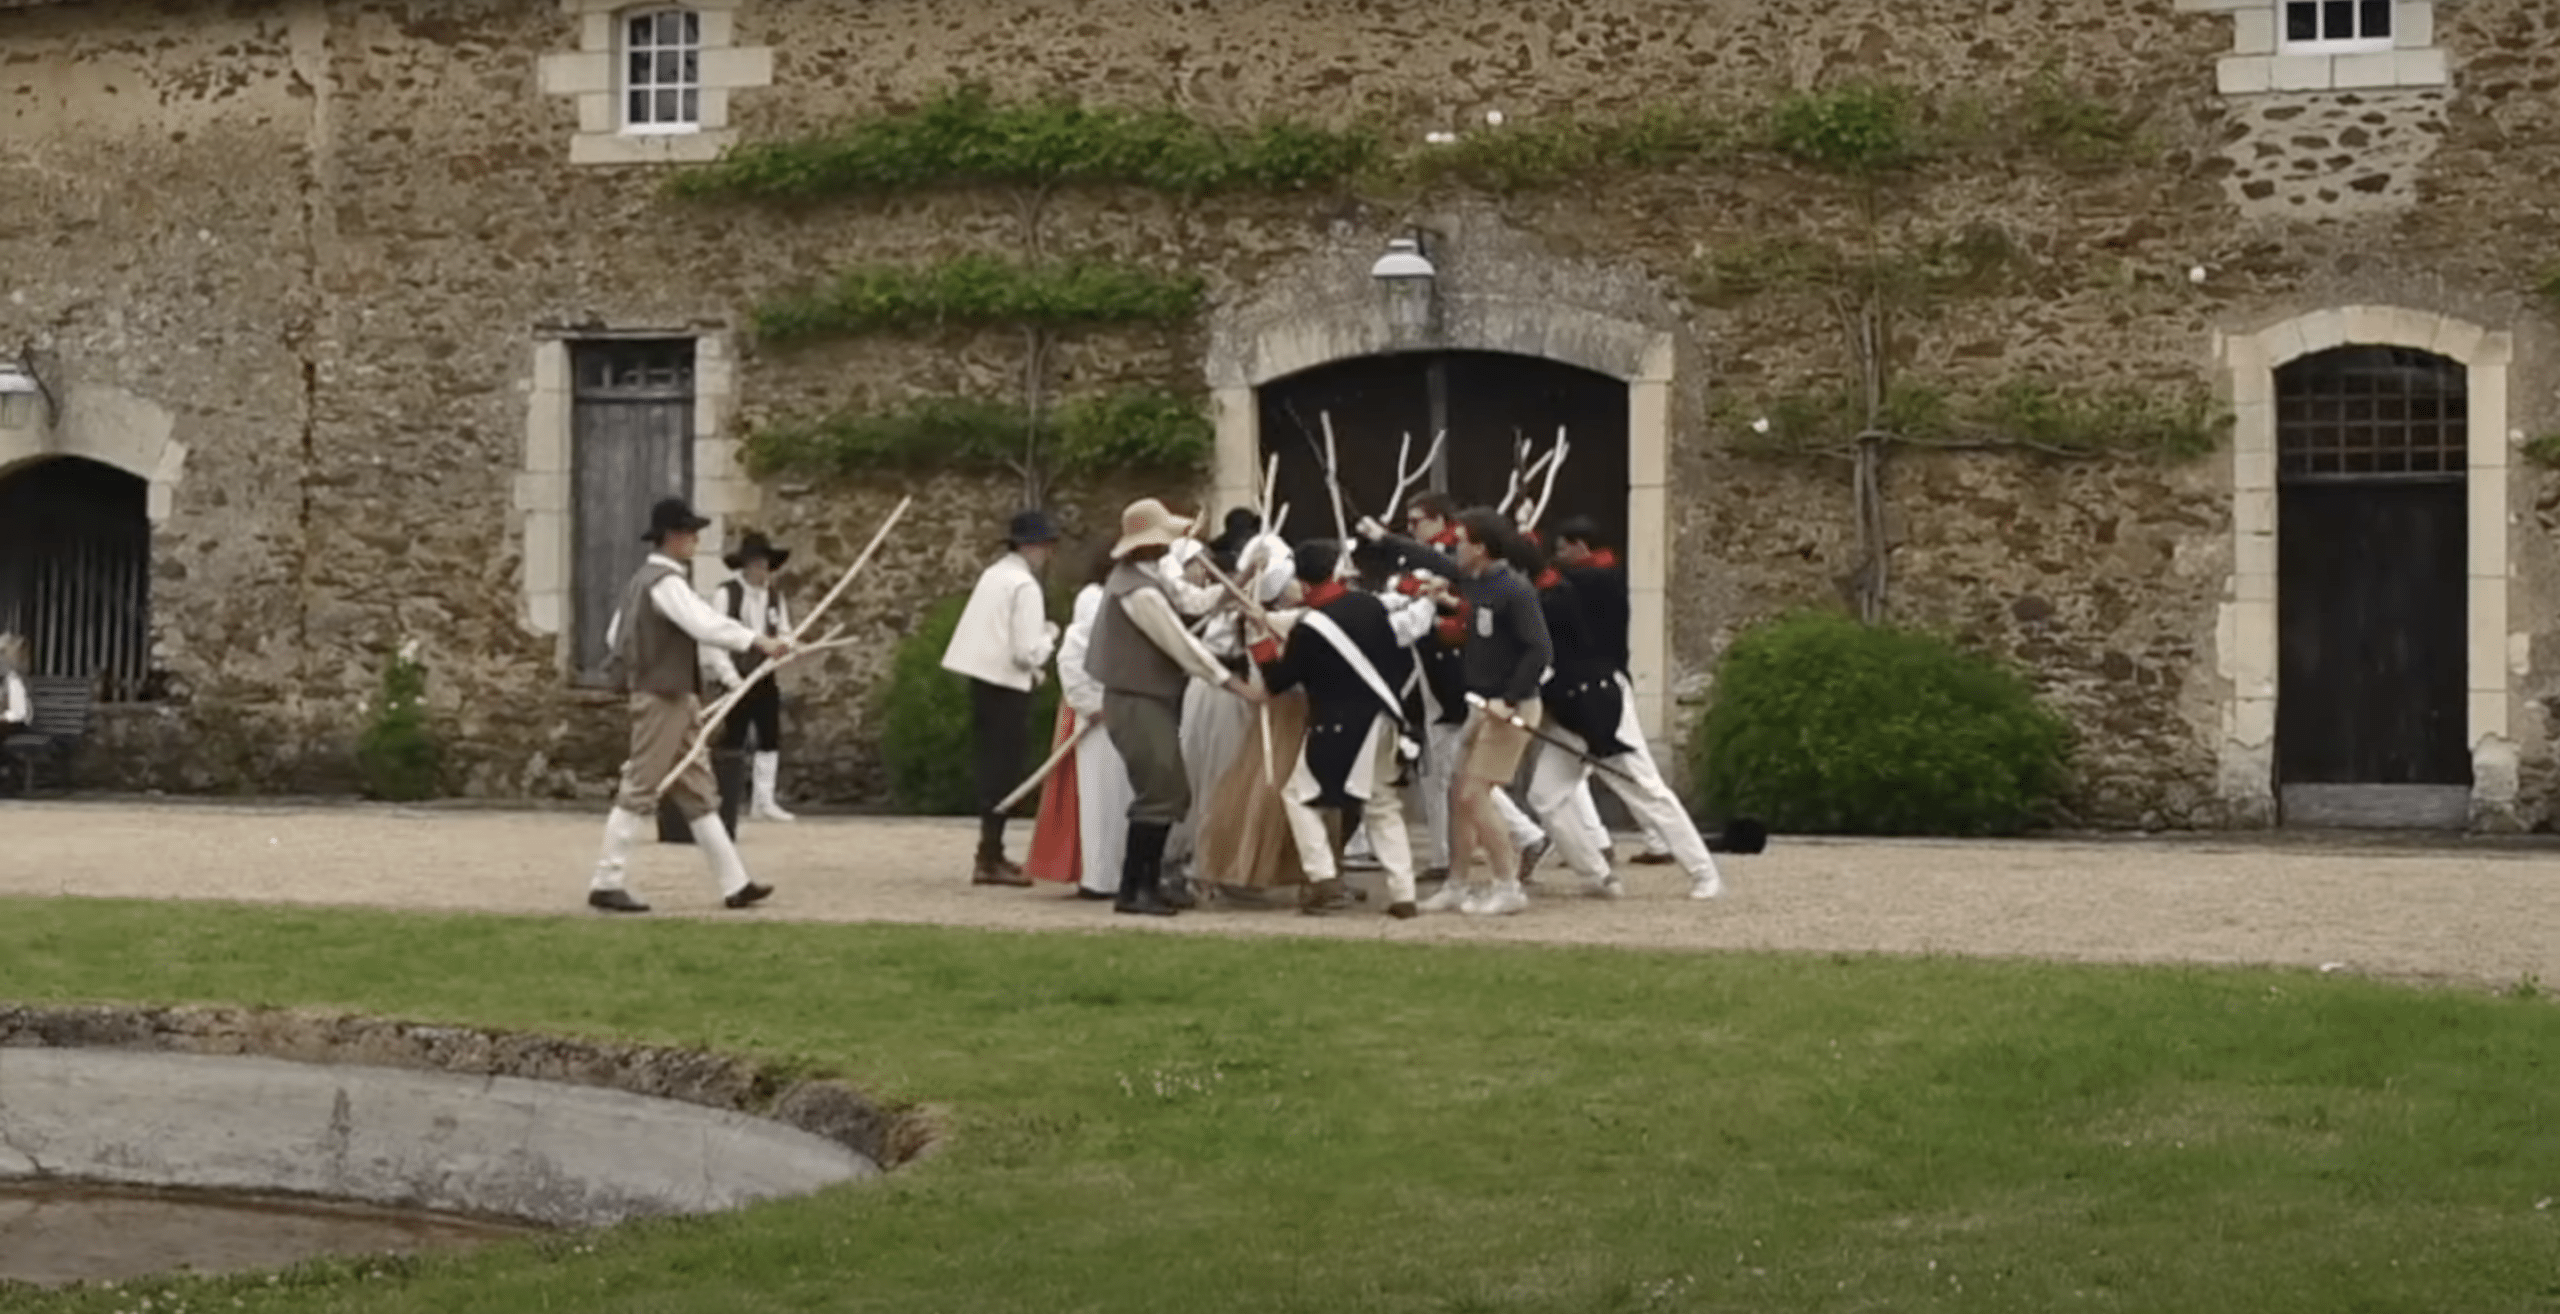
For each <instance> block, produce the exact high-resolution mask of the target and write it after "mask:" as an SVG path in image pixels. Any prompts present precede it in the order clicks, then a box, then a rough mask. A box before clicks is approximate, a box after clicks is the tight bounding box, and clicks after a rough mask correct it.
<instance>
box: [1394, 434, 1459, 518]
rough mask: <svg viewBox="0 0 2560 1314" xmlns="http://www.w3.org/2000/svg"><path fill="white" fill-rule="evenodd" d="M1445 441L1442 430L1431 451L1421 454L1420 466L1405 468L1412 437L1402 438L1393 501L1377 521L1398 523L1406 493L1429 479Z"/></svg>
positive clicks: (1447, 438) (1397, 456)
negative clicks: (1405, 459) (1402, 442)
mask: <svg viewBox="0 0 2560 1314" xmlns="http://www.w3.org/2000/svg"><path fill="white" fill-rule="evenodd" d="M1447 441H1449V431H1448V430H1446V429H1443V430H1441V431H1440V432H1439V433H1438V434H1437V435H1435V436H1434V437H1433V438H1432V439H1431V450H1429V451H1427V452H1424V453H1423V454H1422V464H1420V465H1415V466H1407V465H1406V464H1405V461H1404V458H1405V456H1406V455H1407V454H1408V453H1410V452H1411V451H1412V450H1413V435H1412V434H1409V433H1408V434H1406V435H1405V436H1404V444H1403V445H1402V446H1400V447H1398V448H1397V449H1396V494H1395V499H1394V500H1393V501H1392V502H1390V503H1388V505H1387V513H1386V514H1385V515H1383V516H1380V517H1378V519H1379V520H1381V521H1383V522H1384V523H1387V524H1390V525H1392V524H1396V523H1398V521H1397V517H1398V516H1400V515H1402V514H1403V513H1404V499H1405V494H1406V491H1407V490H1409V489H1411V488H1412V487H1413V486H1415V485H1416V484H1420V483H1423V482H1425V481H1427V480H1429V479H1430V478H1431V466H1432V463H1433V462H1435V461H1438V460H1439V459H1440V446H1441V444H1443V443H1445V442H1447Z"/></svg>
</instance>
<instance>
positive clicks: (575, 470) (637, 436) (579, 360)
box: [569, 339, 693, 683]
mask: <svg viewBox="0 0 2560 1314" xmlns="http://www.w3.org/2000/svg"><path fill="white" fill-rule="evenodd" d="M570 365H571V368H572V369H573V370H574V371H575V374H574V377H575V379H576V381H577V391H576V395H575V398H574V400H573V402H572V408H573V416H574V418H573V421H572V423H571V426H570V457H569V463H570V468H571V479H572V480H573V482H574V485H575V486H574V488H573V490H572V491H573V494H574V497H575V502H574V503H573V506H574V512H573V515H572V517H571V519H572V525H571V532H572V533H573V534H574V535H575V536H576V541H577V555H576V557H575V559H574V560H575V567H574V568H575V570H576V576H575V588H576V615H577V636H576V640H575V652H574V654H573V660H574V661H575V663H576V672H577V677H578V679H579V681H580V682H582V683H594V682H598V681H601V680H602V679H603V667H604V658H605V642H604V636H605V629H606V627H607V626H608V625H609V624H610V623H611V622H612V619H613V610H614V608H615V607H616V606H618V605H620V603H621V601H622V588H623V586H624V585H625V584H627V583H629V582H630V580H631V575H632V572H634V571H636V570H638V569H639V568H640V563H641V561H642V560H644V559H646V558H647V556H648V554H649V545H648V544H646V543H643V542H642V541H641V540H640V535H641V532H642V531H643V530H646V529H647V528H648V527H649V507H650V506H651V505H652V504H653V503H655V502H656V501H657V500H658V499H660V498H662V497H691V496H692V495H693V343H692V341H691V340H689V339H687V340H677V341H628V342H621V341H616V342H582V343H579V344H577V345H576V346H575V347H573V348H572V349H571V359H570Z"/></svg>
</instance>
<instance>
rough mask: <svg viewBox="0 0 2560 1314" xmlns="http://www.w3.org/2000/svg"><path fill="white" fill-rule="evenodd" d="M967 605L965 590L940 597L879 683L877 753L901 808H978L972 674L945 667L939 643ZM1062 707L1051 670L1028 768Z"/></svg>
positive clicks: (1037, 707)
mask: <svg viewBox="0 0 2560 1314" xmlns="http://www.w3.org/2000/svg"><path fill="white" fill-rule="evenodd" d="M968 605H969V595H968V594H966V593H959V594H954V595H952V596H951V597H948V598H944V599H943V600H942V601H940V602H937V603H935V604H934V605H933V607H932V609H931V610H929V611H927V612H926V613H925V614H924V619H923V620H921V621H919V622H918V623H917V625H916V627H915V629H913V630H911V631H909V632H908V634H907V637H906V638H905V639H903V640H900V641H899V643H898V650H897V653H896V655H895V656H894V657H893V658H891V660H890V665H889V682H888V683H887V684H886V685H883V686H882V688H881V695H880V697H881V718H880V758H881V761H882V762H883V763H884V764H885V765H886V766H887V768H888V772H889V796H890V798H892V799H894V800H895V801H896V802H897V805H898V809H899V810H900V811H902V812H909V813H914V814H917V815H920V816H940V817H966V816H974V815H976V814H977V811H978V785H977V776H976V768H975V766H974V765H973V764H974V763H975V762H976V761H977V752H976V750H975V748H974V747H973V741H972V739H971V736H970V730H969V682H968V681H967V680H965V679H962V678H961V677H959V676H957V675H953V674H952V673H951V672H949V671H946V670H944V669H942V650H943V649H945V648H948V647H950V646H951V632H952V631H953V630H955V629H958V628H959V627H960V613H961V611H962V610H963V609H964V608H966V607H967V606H968ZM1057 715H1058V682H1057V680H1056V679H1055V678H1054V676H1053V677H1052V678H1050V679H1048V680H1044V681H1042V682H1041V684H1040V687H1039V688H1037V689H1034V690H1032V691H1031V728H1030V731H1029V734H1028V736H1027V737H1026V739H1025V741H1024V742H1025V746H1026V751H1025V752H1024V754H1023V763H1022V774H1023V775H1026V776H1027V775H1029V774H1031V772H1032V769H1033V768H1035V767H1037V766H1039V765H1040V763H1041V762H1042V761H1043V760H1044V759H1046V758H1047V757H1048V756H1049V738H1050V732H1051V731H1052V730H1053V729H1054V728H1055V727H1056V723H1057ZM1038 799H1039V795H1038V794H1037V793H1034V794H1033V795H1032V796H1031V797H1030V798H1029V799H1025V800H1024V801H1023V803H1022V805H1021V807H1018V808H1016V809H1015V811H1017V812H1019V811H1021V810H1022V809H1023V808H1029V807H1033V806H1036V805H1037V802H1038Z"/></svg>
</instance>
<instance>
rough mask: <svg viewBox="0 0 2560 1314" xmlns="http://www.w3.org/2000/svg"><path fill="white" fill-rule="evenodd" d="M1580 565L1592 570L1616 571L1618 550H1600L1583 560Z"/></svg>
mask: <svg viewBox="0 0 2560 1314" xmlns="http://www.w3.org/2000/svg"><path fill="white" fill-rule="evenodd" d="M1582 564H1584V565H1586V566H1589V567H1590V568H1592V569H1593V570H1616V569H1617V568H1618V550H1617V549H1616V548H1601V549H1599V550H1597V551H1595V552H1593V553H1592V554H1591V555H1590V556H1588V557H1586V558H1584V559H1583V562H1582Z"/></svg>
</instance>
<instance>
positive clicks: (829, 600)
mask: <svg viewBox="0 0 2560 1314" xmlns="http://www.w3.org/2000/svg"><path fill="white" fill-rule="evenodd" d="M914 504H915V498H914V497H913V496H908V497H902V498H899V499H898V507H897V509H896V510H894V511H891V512H890V513H889V518H888V519H887V520H884V521H882V522H881V523H880V532H879V533H876V534H873V535H872V536H871V544H870V546H868V547H865V548H864V549H862V555H861V556H859V557H856V558H854V561H853V564H852V565H850V566H847V567H845V571H844V575H843V576H842V577H841V578H839V579H837V580H836V586H835V587H834V588H831V589H829V590H827V596H825V597H823V598H820V599H818V605H817V606H815V607H812V608H810V609H809V614H808V615H806V616H803V617H801V618H800V623H799V624H798V625H796V626H794V627H792V630H791V642H792V644H793V645H794V646H795V647H796V646H797V645H798V644H799V642H800V636H801V635H803V634H806V633H808V632H809V627H810V626H812V625H815V624H817V623H818V617H820V616H822V615H824V614H826V610H827V608H828V607H831V606H833V605H835V600H836V599H837V598H840V597H842V596H844V591H845V589H846V588H847V587H849V586H851V585H852V583H853V580H854V577H855V576H856V575H859V574H861V573H862V568H863V567H865V566H867V565H870V564H871V554H872V553H874V552H877V551H879V550H880V544H881V543H883V542H885V541H886V540H887V539H888V537H889V531H890V530H892V529H895V528H896V527H897V524H898V521H899V519H900V518H901V517H903V516H905V515H906V514H907V508H908V507H910V506H913V505H914ZM790 657H791V653H790V650H789V649H785V650H784V651H783V652H782V653H781V654H780V655H778V656H776V657H775V658H773V659H772V660H771V661H768V662H766V663H765V664H763V665H762V666H759V667H757V668H755V669H754V670H753V671H750V672H748V673H747V678H746V679H744V680H741V681H739V683H738V687H737V688H735V689H733V690H730V691H729V695H728V697H726V698H724V699H723V700H722V701H723V702H725V703H727V704H728V706H730V707H735V706H737V705H738V700H740V699H742V698H745V697H746V696H747V691H748V690H749V689H752V688H754V687H755V683H756V681H758V680H761V679H765V678H767V677H769V676H771V675H772V674H773V673H774V672H775V671H777V670H780V669H781V668H782V664H783V663H784V662H786V661H788V660H790ZM724 715H725V713H724ZM719 732H720V723H719V722H717V721H713V722H709V723H707V724H705V725H704V726H703V727H702V730H701V732H700V733H698V734H696V735H695V736H694V737H693V747H691V748H688V749H686V750H685V754H684V756H683V757H681V758H678V759H676V765H675V769H674V770H672V771H669V772H668V773H667V775H666V778H665V779H663V780H661V781H659V782H658V787H657V788H656V789H653V790H651V791H649V795H650V797H651V798H653V799H654V798H662V797H664V796H665V795H666V792H667V790H668V789H670V788H671V787H673V786H674V785H675V783H676V778H677V777H679V776H681V775H683V774H684V773H685V772H686V771H688V770H690V769H692V767H693V764H694V763H696V762H698V761H700V760H702V755H703V754H704V753H705V752H707V751H709V750H710V748H711V737H712V736H713V735H716V734H718V733H719Z"/></svg>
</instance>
